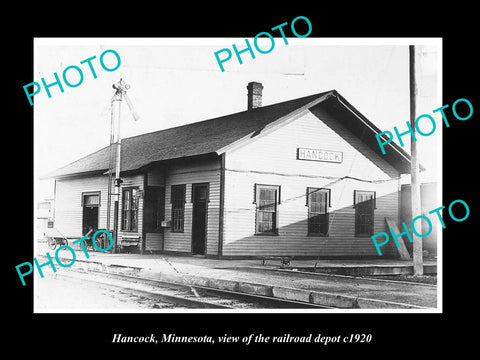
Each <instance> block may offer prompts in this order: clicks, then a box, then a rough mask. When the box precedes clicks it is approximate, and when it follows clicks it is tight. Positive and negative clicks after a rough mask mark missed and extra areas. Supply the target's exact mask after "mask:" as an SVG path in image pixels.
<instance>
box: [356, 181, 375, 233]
mask: <svg viewBox="0 0 480 360" xmlns="http://www.w3.org/2000/svg"><path fill="white" fill-rule="evenodd" d="M353 203H354V207H355V236H371V235H373V215H374V209H375V203H376V196H375V191H362V190H355V191H354V192H353Z"/></svg>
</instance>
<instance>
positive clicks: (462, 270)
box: [3, 2, 480, 357]
mask: <svg viewBox="0 0 480 360" xmlns="http://www.w3.org/2000/svg"><path fill="white" fill-rule="evenodd" d="M36 6H38V7H39V9H36V8H35V7H36ZM195 6H197V5H195V4H194V5H193V6H192V5H188V6H186V5H185V4H184V5H183V7H184V9H180V10H177V9H175V8H173V7H171V6H170V5H168V6H166V5H165V4H159V3H145V4H142V3H138V2H137V3H135V4H133V3H130V4H120V3H119V4H115V3H112V4H108V9H105V11H101V10H100V9H99V8H97V6H96V5H95V6H93V5H91V6H90V5H88V4H84V6H82V7H79V6H74V5H72V6H71V8H68V5H65V4H64V5H63V7H62V8H55V7H54V6H46V5H44V4H41V6H39V5H36V4H34V5H30V4H29V5H26V4H25V5H24V7H25V9H22V11H20V12H18V11H16V9H14V8H13V9H12V8H10V10H9V12H10V13H11V14H15V15H14V16H13V19H12V21H11V22H6V23H5V24H8V26H9V29H8V30H6V31H4V33H5V34H6V36H8V37H9V38H8V40H7V44H6V46H7V47H8V50H9V51H8V55H4V56H3V60H4V61H6V62H7V67H4V69H8V71H7V73H8V74H7V78H8V82H7V84H8V85H7V87H6V88H5V90H6V92H7V93H8V94H7V97H8V98H10V99H11V98H12V95H13V99H14V103H13V104H12V103H11V102H10V101H8V105H7V107H8V115H9V116H6V117H5V118H4V126H7V124H8V126H11V125H13V126H18V128H15V129H14V130H13V131H11V130H10V127H9V130H8V133H9V134H11V135H13V136H11V137H12V138H13V139H14V141H13V142H11V143H9V145H8V148H9V151H7V152H6V154H5V158H6V159H5V160H7V163H6V164H5V165H4V166H5V170H6V171H9V170H10V169H11V170H13V172H14V174H16V176H15V177H14V178H15V180H14V185H13V187H14V189H15V190H14V191H11V192H9V194H7V196H8V197H10V196H11V197H12V199H9V203H12V204H14V205H15V206H14V209H12V210H15V211H12V213H11V214H9V217H11V218H13V224H11V222H10V221H9V220H10V219H8V221H7V223H6V224H4V239H3V240H4V244H5V245H4V246H5V247H4V249H5V250H6V251H5V252H6V253H7V254H8V255H7V256H6V257H7V259H8V260H7V262H6V264H5V263H4V266H5V268H6V271H5V273H4V274H5V275H4V276H5V279H6V280H7V284H8V290H7V291H5V292H4V298H5V303H4V306H5V310H6V311H7V312H8V313H10V314H15V316H13V317H9V318H8V328H6V331H5V332H6V333H7V335H5V336H6V338H5V344H7V347H8V348H11V350H14V351H15V353H14V354H15V355H18V354H22V353H24V349H30V350H28V351H32V350H33V351H34V352H36V353H37V354H38V355H39V356H40V354H41V353H45V354H47V353H48V352H49V351H50V350H52V351H55V353H56V354H57V356H58V355H59V354H61V351H63V350H67V351H68V352H66V353H64V354H68V355H66V356H70V354H72V352H76V351H77V350H75V349H81V348H83V349H84V350H85V353H84V354H85V355H87V354H89V355H90V356H91V355H92V354H95V355H100V354H110V355H113V354H117V353H124V352H125V350H127V349H128V350H130V349H132V350H134V352H135V353H136V354H137V355H138V356H145V355H147V353H146V352H148V353H150V352H151V353H152V354H157V355H159V356H168V355H167V353H165V352H164V351H165V350H174V351H175V355H176V356H183V354H185V353H187V352H189V351H191V350H195V349H196V350H198V351H202V350H206V352H205V353H204V354H205V355H206V356H211V354H212V353H214V352H216V351H217V350H220V352H219V354H221V355H222V357H223V356H229V355H230V354H231V352H233V351H235V352H237V351H238V350H250V351H252V353H256V352H257V351H258V350H268V351H269V353H270V354H273V352H279V353H280V352H282V351H283V350H284V349H285V345H273V346H271V344H256V345H251V346H248V347H246V346H244V345H242V344H241V343H240V344H229V345H219V344H216V345H215V346H210V345H201V344H193V345H192V344H190V345H188V344H181V345H179V344H171V345H168V346H163V345H162V346H160V345H157V346H154V345H147V344H144V345H141V346H139V345H135V344H130V345H127V344H112V343H111V339H112V335H113V334H114V333H122V334H127V335H129V334H130V335H142V334H146V335H148V334H149V333H155V334H161V333H163V332H166V333H175V334H177V335H198V334H210V335H213V336H216V335H223V334H225V333H227V334H230V335H234V336H235V335H236V336H244V335H248V334H250V333H256V334H258V333H263V334H264V335H270V336H272V335H282V334H284V333H289V334H291V335H305V334H308V333H310V332H312V333H322V334H325V335H336V334H345V335H348V334H350V333H370V334H372V335H373V339H374V340H373V341H372V342H371V343H369V344H353V345H352V344H349V346H341V345H335V344H333V345H329V346H321V345H318V344H306V345H291V344H290V345H288V347H289V348H293V349H294V350H296V351H299V352H298V353H297V354H296V355H302V354H304V355H307V353H305V352H304V351H305V350H307V351H310V350H312V351H315V352H313V353H312V356H315V357H318V356H323V355H324V354H325V353H326V352H331V353H332V354H335V355H336V356H338V355H339V354H340V353H341V352H342V351H343V350H346V351H349V352H350V351H351V352H354V353H355V354H356V355H367V356H371V355H372V354H373V353H374V352H377V353H378V354H379V355H380V356H382V357H383V356H389V354H391V353H392V352H398V353H399V354H403V356H414V355H415V357H418V356H419V355H425V356H427V355H428V356H432V355H435V354H439V353H441V351H442V350H443V349H445V350H446V349H452V350H453V351H462V352H463V353H465V351H466V350H467V348H468V346H471V345H472V342H471V339H470V337H473V333H474V331H475V327H476V325H475V324H474V323H472V327H468V324H469V323H470V321H468V319H469V318H471V316H472V315H473V313H474V312H475V305H476V302H475V298H476V296H475V293H472V291H474V289H475V281H474V280H475V278H474V275H473V274H475V273H476V272H475V271H474V270H475V268H474V267H473V264H475V263H476V259H475V255H476V254H478V252H477V251H476V250H477V248H478V239H477V238H476V236H475V232H472V229H471V225H472V223H473V218H474V216H475V207H474V206H473V196H474V194H475V193H476V191H475V190H476V188H475V187H474V186H473V185H474V183H476V181H475V180H476V179H475V178H476V176H477V175H476V167H475V166H474V163H473V161H474V160H475V154H476V152H475V150H474V149H473V145H474V144H475V139H474V137H475V135H476V133H475V130H474V128H473V127H474V124H475V122H476V121H477V119H476V118H477V117H478V111H479V110H477V109H480V108H478V104H479V102H478V89H477V88H476V81H477V79H479V76H478V61H477V55H476V51H477V49H476V46H477V45H476V44H478V39H477V36H476V35H475V34H476V28H475V27H476V25H477V24H478V20H476V19H475V18H474V16H475V15H474V14H475V13H476V11H475V10H474V9H473V8H469V6H468V5H466V4H463V5H462V4H459V3H457V4H448V9H446V5H441V4H438V5H436V6H434V7H428V6H426V7H425V6H424V7H423V9H422V7H421V6H419V4H418V3H417V4H415V5H410V4H407V3H402V4H393V3H392V4H390V3H389V4H383V6H382V7H377V6H374V5H373V4H367V3H358V4H354V5H352V4H350V3H339V2H334V3H328V4H327V3H318V4H313V3H312V4H311V3H302V4H299V5H297V6H296V4H290V3H276V4H275V5H266V6H265V8H266V12H262V11H261V9H260V5H259V3H256V4H253V5H252V4H247V3H235V4H233V3H222V4H218V5H214V4H206V3H201V4H199V5H198V6H199V8H198V9H196V8H195ZM422 6H423V5H422ZM58 10H61V11H58ZM299 15H303V16H306V17H308V18H309V19H310V21H311V23H312V25H313V30H312V33H311V35H310V37H442V38H443V69H444V72H443V89H444V93H443V95H444V96H443V104H452V103H453V102H454V101H455V100H456V99H458V98H467V99H469V100H470V101H471V103H472V104H473V107H474V115H473V118H471V119H470V120H468V121H464V122H460V121H455V120H454V121H452V122H451V126H450V128H448V129H445V128H444V132H443V151H444V163H443V173H444V179H443V189H444V190H443V197H444V200H443V204H449V203H450V202H451V201H453V200H455V199H463V200H464V201H466V202H467V203H468V204H469V205H470V211H471V213H470V217H469V218H468V219H467V220H466V221H464V222H462V223H456V222H454V221H451V220H450V219H448V218H447V216H446V212H444V217H445V224H446V229H445V230H444V233H443V253H444V259H443V271H444V284H443V306H444V310H443V313H442V314H382V313H375V314H318V315H313V314H199V315H193V314H185V315H180V314H33V301H32V300H33V287H32V286H31V285H27V286H25V287H22V285H21V283H20V282H19V281H18V276H17V274H16V271H15V267H14V266H15V265H17V264H20V263H22V262H24V261H28V260H27V259H32V257H33V249H32V247H31V241H30V239H31V235H32V234H33V232H34V229H33V226H32V225H31V226H32V228H31V229H27V227H26V224H31V223H32V222H31V219H32V218H33V207H32V203H33V201H32V199H33V186H32V182H31V179H32V178H33V108H32V107H30V106H29V105H28V102H26V101H25V94H24V92H23V88H22V86H23V85H24V84H27V83H30V82H31V81H33V80H32V79H34V76H33V71H32V69H33V38H34V37H84V36H91V37H131V36H135V37H179V36H188V37H210V36H211V37H233V36H235V37H245V38H247V37H254V36H255V35H256V34H257V33H258V32H261V31H266V30H267V29H269V28H271V27H273V26H276V25H278V24H281V23H283V22H285V21H288V22H289V21H291V20H292V19H293V18H295V17H296V16H299ZM474 88H475V90H474ZM450 114H451V113H450ZM450 116H451V115H450ZM9 137H10V136H9ZM4 174H5V177H4V178H5V179H6V178H7V176H6V175H7V173H4ZM12 225H13V226H12ZM472 235H473V236H472ZM460 301H461V302H460ZM52 334H55V335H56V336H53V337H52ZM85 347H86V348H85ZM212 350H213V351H212ZM382 350H385V352H383V351H382ZM300 351H301V352H300ZM373 351H374V352H373ZM81 353H82V351H80V354H81ZM202 353H203V352H202ZM202 353H200V352H198V353H197V354H199V355H200V354H202ZM285 355H286V354H285Z"/></svg>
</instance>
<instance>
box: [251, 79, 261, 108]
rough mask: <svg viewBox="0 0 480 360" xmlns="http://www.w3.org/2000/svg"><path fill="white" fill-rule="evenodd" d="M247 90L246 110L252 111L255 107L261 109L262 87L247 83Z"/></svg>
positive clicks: (256, 83)
mask: <svg viewBox="0 0 480 360" xmlns="http://www.w3.org/2000/svg"><path fill="white" fill-rule="evenodd" d="M247 90H248V95H247V96H248V102H247V105H248V106H247V109H248V110H252V109H255V108H257V107H261V106H262V90H263V85H262V84H261V83H259V82H255V81H252V82H249V83H248V85H247Z"/></svg>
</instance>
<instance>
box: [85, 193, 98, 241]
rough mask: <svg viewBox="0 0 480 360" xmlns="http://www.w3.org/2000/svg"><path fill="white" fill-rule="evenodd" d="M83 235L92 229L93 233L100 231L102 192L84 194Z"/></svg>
mask: <svg viewBox="0 0 480 360" xmlns="http://www.w3.org/2000/svg"><path fill="white" fill-rule="evenodd" d="M82 206H83V211H82V235H85V234H86V233H87V232H88V231H89V230H90V227H91V228H92V229H93V231H97V230H98V208H99V206H100V192H89V193H83V194H82Z"/></svg>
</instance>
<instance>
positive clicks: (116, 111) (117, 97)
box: [107, 79, 139, 253]
mask: <svg viewBox="0 0 480 360" xmlns="http://www.w3.org/2000/svg"><path fill="white" fill-rule="evenodd" d="M112 87H113V88H114V89H115V94H114V96H113V99H112V115H111V119H112V120H111V133H110V149H111V150H112V149H113V145H114V144H116V161H115V180H114V185H115V193H114V197H115V202H114V208H113V216H114V218H113V252H114V253H115V252H116V251H117V244H118V215H119V214H118V212H119V200H120V186H121V184H122V182H123V181H122V179H121V178H120V163H121V154H122V139H121V137H120V108H121V102H122V99H123V98H124V99H125V101H126V102H127V105H128V107H129V108H130V112H131V113H132V116H133V118H134V120H135V121H137V120H138V119H139V116H138V114H137V112H136V111H135V109H134V108H133V106H132V103H131V101H130V98H129V97H128V95H127V90H128V89H129V88H130V85H128V84H126V83H125V81H123V80H122V79H120V81H118V82H116V83H115V84H113V85H112ZM114 126H115V127H116V135H115V136H114V130H113V128H114ZM115 140H116V141H115ZM110 160H112V156H111V157H110ZM111 168H112V164H109V176H108V188H109V191H108V192H109V194H108V205H107V209H108V210H110V196H111V194H110V188H111V182H112V169H111ZM108 213H109V211H108ZM107 217H108V224H109V223H110V218H109V215H107Z"/></svg>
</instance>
